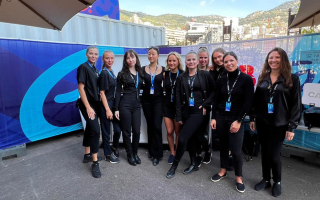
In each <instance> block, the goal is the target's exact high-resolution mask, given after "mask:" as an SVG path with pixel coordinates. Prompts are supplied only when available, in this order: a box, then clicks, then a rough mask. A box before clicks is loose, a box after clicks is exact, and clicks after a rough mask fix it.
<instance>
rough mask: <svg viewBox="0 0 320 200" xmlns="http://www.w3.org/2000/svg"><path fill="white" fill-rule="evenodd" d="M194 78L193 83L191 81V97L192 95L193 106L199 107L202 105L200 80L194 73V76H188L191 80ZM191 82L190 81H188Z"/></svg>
mask: <svg viewBox="0 0 320 200" xmlns="http://www.w3.org/2000/svg"><path fill="white" fill-rule="evenodd" d="M194 77H195V78H196V79H195V80H194V83H193V97H194V106H195V107H199V106H201V105H202V102H203V97H202V91H201V85H200V81H199V78H197V76H196V75H194V76H189V78H191V80H192V79H193V78H194ZM190 82H191V81H190ZM189 92H190V94H191V89H190V85H189Z"/></svg>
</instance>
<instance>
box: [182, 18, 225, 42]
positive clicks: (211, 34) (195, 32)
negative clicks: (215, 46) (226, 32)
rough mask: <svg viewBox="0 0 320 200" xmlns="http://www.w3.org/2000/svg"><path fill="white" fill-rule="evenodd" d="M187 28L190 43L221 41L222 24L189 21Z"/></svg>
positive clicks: (187, 38)
mask: <svg viewBox="0 0 320 200" xmlns="http://www.w3.org/2000/svg"><path fill="white" fill-rule="evenodd" d="M185 30H186V31H187V32H186V42H187V43H188V44H202V43H213V42H221V37H222V26H221V25H216V24H205V23H197V22H187V24H186V26H185Z"/></svg>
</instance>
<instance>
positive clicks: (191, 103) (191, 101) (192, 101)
mask: <svg viewBox="0 0 320 200" xmlns="http://www.w3.org/2000/svg"><path fill="white" fill-rule="evenodd" d="M189 106H194V97H189Z"/></svg>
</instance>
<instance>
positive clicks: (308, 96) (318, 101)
mask: <svg viewBox="0 0 320 200" xmlns="http://www.w3.org/2000/svg"><path fill="white" fill-rule="evenodd" d="M302 103H303V104H306V105H309V104H315V106H316V107H320V84H316V83H306V84H304V86H303V96H302Z"/></svg>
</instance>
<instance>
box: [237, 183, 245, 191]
mask: <svg viewBox="0 0 320 200" xmlns="http://www.w3.org/2000/svg"><path fill="white" fill-rule="evenodd" d="M236 189H237V191H238V192H240V193H244V191H245V187H244V184H243V183H237V182H236Z"/></svg>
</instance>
